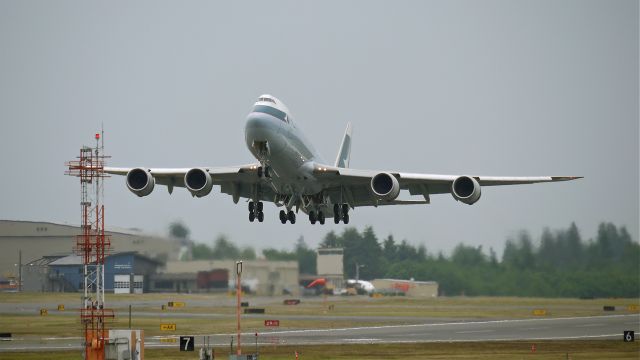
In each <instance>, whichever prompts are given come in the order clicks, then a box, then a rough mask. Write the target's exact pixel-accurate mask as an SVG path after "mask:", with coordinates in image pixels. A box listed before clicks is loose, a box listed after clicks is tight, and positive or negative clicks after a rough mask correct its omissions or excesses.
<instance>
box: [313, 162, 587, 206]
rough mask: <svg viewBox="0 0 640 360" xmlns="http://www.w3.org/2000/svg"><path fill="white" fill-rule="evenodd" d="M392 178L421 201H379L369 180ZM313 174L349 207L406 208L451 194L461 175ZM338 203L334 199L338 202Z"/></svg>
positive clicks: (491, 182) (537, 179)
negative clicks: (438, 195) (441, 195)
mask: <svg viewBox="0 0 640 360" xmlns="http://www.w3.org/2000/svg"><path fill="white" fill-rule="evenodd" d="M381 173H386V174H389V175H391V176H393V177H394V178H395V179H396V180H397V182H398V184H399V187H400V189H401V190H408V191H409V193H410V194H411V195H420V196H422V197H424V201H416V200H413V201H412V200H390V201H385V200H380V199H378V198H377V197H376V196H374V194H373V192H372V190H371V180H372V179H373V177H375V176H376V175H378V174H381ZM314 175H315V176H316V178H317V179H318V180H319V181H322V182H324V183H325V186H326V187H327V188H329V189H331V191H330V192H331V197H332V199H334V201H336V202H348V203H349V204H351V205H352V206H354V207H356V206H378V205H408V204H416V203H427V204H428V203H429V202H430V195H433V194H447V193H449V194H450V193H451V191H452V185H453V182H454V181H455V180H456V179H458V178H460V177H461V175H438V174H418V173H402V172H394V171H390V172H383V171H375V170H358V169H351V168H339V167H332V166H324V165H318V166H316V168H315V170H314ZM469 178H473V179H475V180H476V181H477V182H478V184H479V185H480V187H485V186H498V185H522V184H535V183H543V182H557V181H568V180H575V179H579V178H581V177H577V176H532V177H527V176H520V177H519V176H469ZM340 198H341V200H338V199H340Z"/></svg>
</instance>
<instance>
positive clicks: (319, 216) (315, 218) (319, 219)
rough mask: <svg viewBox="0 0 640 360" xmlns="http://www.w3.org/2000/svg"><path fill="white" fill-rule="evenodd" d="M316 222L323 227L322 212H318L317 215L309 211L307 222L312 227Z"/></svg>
mask: <svg viewBox="0 0 640 360" xmlns="http://www.w3.org/2000/svg"><path fill="white" fill-rule="evenodd" d="M316 221H317V222H319V223H320V225H324V213H323V212H322V211H318V212H317V213H316V212H315V211H313V210H311V211H309V222H311V225H314V224H315V223H316Z"/></svg>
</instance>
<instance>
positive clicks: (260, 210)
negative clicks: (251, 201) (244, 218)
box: [258, 201, 264, 212]
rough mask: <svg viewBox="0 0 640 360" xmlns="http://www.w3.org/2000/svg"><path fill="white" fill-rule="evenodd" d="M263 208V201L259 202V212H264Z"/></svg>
mask: <svg viewBox="0 0 640 360" xmlns="http://www.w3.org/2000/svg"><path fill="white" fill-rule="evenodd" d="M263 207H264V204H263V203H262V201H258V212H262V208H263Z"/></svg>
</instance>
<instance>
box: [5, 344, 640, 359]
mask: <svg viewBox="0 0 640 360" xmlns="http://www.w3.org/2000/svg"><path fill="white" fill-rule="evenodd" d="M532 345H535V347H536V350H535V352H532V351H531V347H532ZM215 350H216V358H218V359H221V358H222V359H224V358H227V355H228V349H215ZM251 350H253V349H251ZM296 351H298V353H299V357H300V359H301V360H318V359H536V360H537V359H541V360H542V359H638V356H639V355H640V343H639V342H637V341H636V342H635V343H624V342H622V341H613V340H609V341H605V340H595V341H541V342H536V343H532V342H525V341H515V342H491V343H481V342H467V343H425V344H401V345H400V344H393V345H327V346H300V347H292V346H277V347H262V348H261V349H260V357H261V358H262V359H270V360H280V359H295V355H294V354H295V352H296ZM43 355H44V354H43V353H17V352H16V353H2V356H1V357H2V359H3V360H13V359H16V360H18V359H20V360H30V359H43ZM45 357H46V359H50V360H62V359H65V360H66V359H81V355H80V353H79V352H78V351H60V352H53V353H46V356H45ZM145 357H146V358H147V359H160V360H178V359H197V353H196V352H180V351H178V350H177V349H150V350H146V351H145Z"/></svg>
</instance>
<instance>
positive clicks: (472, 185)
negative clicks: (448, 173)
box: [451, 176, 480, 205]
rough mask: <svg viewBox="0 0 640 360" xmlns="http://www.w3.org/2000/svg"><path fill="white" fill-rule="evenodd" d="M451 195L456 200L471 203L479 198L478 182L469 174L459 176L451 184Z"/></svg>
mask: <svg viewBox="0 0 640 360" xmlns="http://www.w3.org/2000/svg"><path fill="white" fill-rule="evenodd" d="M451 195H453V198H454V199H456V200H458V201H462V202H463V203H465V204H467V205H472V204H474V203H475V202H476V201H478V200H480V183H478V180H476V179H475V178H472V177H471V176H460V177H458V178H457V179H455V180H453V184H451Z"/></svg>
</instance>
